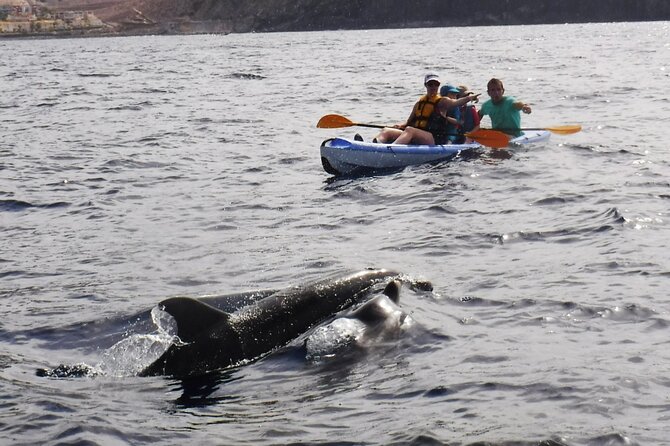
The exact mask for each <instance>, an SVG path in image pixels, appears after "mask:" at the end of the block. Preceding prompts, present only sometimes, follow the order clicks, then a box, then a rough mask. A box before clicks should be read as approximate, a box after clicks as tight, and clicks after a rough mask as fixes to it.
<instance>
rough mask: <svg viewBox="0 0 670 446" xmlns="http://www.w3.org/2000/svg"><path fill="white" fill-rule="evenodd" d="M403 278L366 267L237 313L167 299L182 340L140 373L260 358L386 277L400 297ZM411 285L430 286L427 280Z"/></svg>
mask: <svg viewBox="0 0 670 446" xmlns="http://www.w3.org/2000/svg"><path fill="white" fill-rule="evenodd" d="M399 280H401V275H400V274H399V273H397V272H395V271H390V270H385V269H375V270H364V271H361V272H357V273H352V274H349V275H345V276H339V277H336V278H329V279H323V280H319V281H316V282H312V283H308V284H304V285H300V286H295V287H291V288H288V289H285V290H280V291H277V292H274V293H272V294H269V293H268V294H267V295H263V296H262V298H260V299H258V300H257V301H254V302H252V303H249V304H248V305H245V306H243V307H242V308H239V309H238V310H236V311H234V312H226V311H222V310H220V309H219V308H217V303H216V302H215V301H214V300H207V299H194V298H189V297H175V298H171V299H167V300H164V301H162V302H160V304H159V307H160V308H162V309H163V310H164V311H166V312H167V313H168V314H170V315H171V316H172V317H173V318H174V320H175V321H176V325H177V333H176V334H177V337H178V341H177V342H175V343H173V344H172V345H171V346H170V347H169V348H168V349H167V350H166V351H165V352H164V353H163V354H162V355H161V356H160V357H159V358H158V359H157V360H156V361H154V362H153V363H151V364H150V365H149V366H148V367H146V368H145V369H144V370H143V371H141V372H140V375H141V376H153V375H168V376H174V377H187V376H194V375H201V374H205V373H207V372H209V371H213V370H218V369H224V368H228V367H233V366H236V365H239V364H241V363H243V362H244V361H253V360H256V359H259V358H261V357H263V356H265V355H266V354H268V353H270V352H272V351H273V350H275V349H277V348H279V347H282V346H285V345H287V344H288V343H290V342H291V341H293V340H295V339H297V338H298V337H299V336H301V335H302V334H304V333H306V332H307V331H308V330H310V329H311V328H313V327H315V326H317V325H318V324H320V323H323V322H324V321H326V320H327V319H328V318H330V317H333V316H334V315H335V314H337V313H338V312H341V311H343V310H345V309H348V308H350V307H352V306H354V305H356V304H359V303H361V302H364V301H365V299H366V298H367V297H369V295H370V293H371V292H372V291H373V289H374V288H375V286H376V285H377V284H380V283H383V282H387V281H388V282H389V285H388V286H387V287H386V290H385V293H386V294H387V295H388V296H390V298H391V299H392V300H395V301H396V302H397V295H398V290H399V284H400V282H399ZM413 285H414V286H416V287H417V288H422V289H430V284H429V283H427V282H425V283H424V282H414V283H413ZM381 297H383V298H385V299H387V300H388V299H389V297H386V296H381ZM379 308H380V306H379V305H370V306H366V305H363V306H361V307H360V308H359V310H357V311H358V313H353V317H356V318H359V319H361V320H364V321H365V320H368V321H372V320H374V319H379V317H380V315H379V314H378V311H379ZM376 312H377V313H376Z"/></svg>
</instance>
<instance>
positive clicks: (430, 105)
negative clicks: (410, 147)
mask: <svg viewBox="0 0 670 446" xmlns="http://www.w3.org/2000/svg"><path fill="white" fill-rule="evenodd" d="M423 84H424V86H425V87H426V94H425V95H424V96H422V97H421V98H420V99H419V100H418V101H417V103H416V104H414V108H412V113H410V115H409V117H408V118H407V121H405V122H404V123H402V124H396V125H394V126H393V127H385V128H384V129H382V131H381V132H379V134H378V135H377V136H376V137H375V139H374V140H373V141H376V142H380V143H384V144H387V143H391V142H395V143H396V144H429V145H433V144H446V143H447V137H448V134H447V133H448V131H447V121H446V119H445V118H446V115H447V111H448V110H449V109H451V108H454V107H458V106H460V105H463V104H466V103H468V102H470V101H473V100H475V99H476V98H477V97H478V96H479V95H469V96H467V97H463V98H460V99H451V98H447V97H442V96H440V95H439V92H438V89H439V88H440V78H439V76H438V75H437V74H434V73H428V74H426V75H425V76H424V78H423Z"/></svg>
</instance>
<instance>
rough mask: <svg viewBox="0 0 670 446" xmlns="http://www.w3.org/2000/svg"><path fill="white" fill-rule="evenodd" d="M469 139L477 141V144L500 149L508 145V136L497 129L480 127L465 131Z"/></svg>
mask: <svg viewBox="0 0 670 446" xmlns="http://www.w3.org/2000/svg"><path fill="white" fill-rule="evenodd" d="M465 136H467V137H468V138H470V139H473V140H475V141H477V142H478V143H479V144H481V145H483V146H487V147H492V148H494V149H500V148H503V147H507V146H508V145H509V140H510V136H509V135H507V134H506V133H503V132H499V131H497V130H488V129H480V130H477V131H474V132H471V133H466V134H465Z"/></svg>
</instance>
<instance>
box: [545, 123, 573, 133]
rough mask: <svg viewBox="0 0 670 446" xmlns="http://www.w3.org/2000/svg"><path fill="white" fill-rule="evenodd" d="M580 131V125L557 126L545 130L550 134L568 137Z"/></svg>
mask: <svg viewBox="0 0 670 446" xmlns="http://www.w3.org/2000/svg"><path fill="white" fill-rule="evenodd" d="M581 129H582V126H581V125H558V126H556V127H547V128H546V129H545V130H549V131H550V132H552V133H558V134H559V135H569V134H571V133H577V132H579V131H580V130H581Z"/></svg>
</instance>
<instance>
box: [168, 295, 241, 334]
mask: <svg viewBox="0 0 670 446" xmlns="http://www.w3.org/2000/svg"><path fill="white" fill-rule="evenodd" d="M159 305H160V306H161V307H163V308H164V309H165V311H167V312H168V313H169V314H170V315H171V316H172V317H173V318H175V320H176V321H177V335H178V336H179V339H181V340H182V341H183V342H194V341H196V340H197V339H198V338H199V337H200V336H201V334H202V333H209V332H210V331H211V330H212V328H213V327H215V326H218V325H220V324H222V323H225V322H228V320H229V319H230V315H229V314H228V313H225V312H223V311H221V310H218V309H216V308H214V307H212V306H211V305H207V304H205V303H202V302H200V301H198V300H196V299H193V298H190V297H173V298H171V299H166V300H164V301H162V302H161V303H160V304H159Z"/></svg>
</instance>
